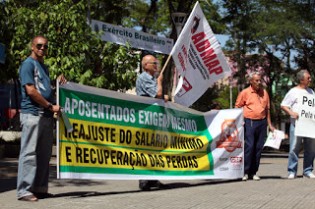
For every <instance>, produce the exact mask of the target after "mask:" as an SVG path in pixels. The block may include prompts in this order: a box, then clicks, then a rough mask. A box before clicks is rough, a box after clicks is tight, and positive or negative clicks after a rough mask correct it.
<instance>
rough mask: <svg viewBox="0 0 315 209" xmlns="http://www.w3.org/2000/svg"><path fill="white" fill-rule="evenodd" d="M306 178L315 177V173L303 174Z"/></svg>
mask: <svg viewBox="0 0 315 209" xmlns="http://www.w3.org/2000/svg"><path fill="white" fill-rule="evenodd" d="M303 176H304V177H305V178H309V179H315V175H314V174H313V173H308V174H304V175H303Z"/></svg>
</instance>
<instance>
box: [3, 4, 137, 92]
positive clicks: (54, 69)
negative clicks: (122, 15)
mask: <svg viewBox="0 0 315 209" xmlns="http://www.w3.org/2000/svg"><path fill="white" fill-rule="evenodd" d="M27 2H33V3H29V4H27ZM20 3H21V2H20V1H9V2H8V3H5V4H3V5H1V6H2V7H3V9H5V11H6V16H5V17H4V18H5V21H1V24H2V25H3V24H4V22H5V23H6V24H7V25H9V26H11V25H12V26H14V27H12V28H9V29H8V33H9V34H10V37H12V38H11V39H4V37H2V39H1V40H0V42H5V43H6V47H7V48H8V51H7V54H8V57H7V60H6V62H7V63H8V64H7V65H6V66H5V68H7V70H8V71H10V72H12V73H11V74H10V75H8V76H4V77H2V78H3V79H4V81H5V80H7V79H8V77H17V70H18V68H19V65H20V63H21V62H22V61H23V60H24V59H25V58H26V57H27V56H29V55H30V48H29V45H30V40H31V39H32V38H33V37H34V36H36V35H44V36H45V37H47V39H48V40H49V50H48V56H47V57H46V58H45V64H47V65H48V66H49V69H50V74H51V77H52V78H56V77H57V76H58V75H60V74H64V75H65V77H66V78H67V79H68V80H70V81H74V82H78V83H82V84H87V85H92V86H97V87H100V88H109V89H113V90H124V89H128V88H131V87H132V86H134V84H135V82H134V80H135V78H136V73H135V72H134V69H135V68H136V67H137V61H139V57H138V56H136V55H134V54H133V52H132V50H131V48H130V47H123V46H117V45H116V44H111V43H105V42H103V41H101V40H100V38H99V34H96V33H94V32H93V31H92V30H91V28H90V26H89V25H88V24H87V18H86V14H87V7H86V5H87V2H86V1H79V2H78V3H76V4H74V3H73V1H71V0H63V1H25V2H24V4H23V5H22V4H20Z"/></svg>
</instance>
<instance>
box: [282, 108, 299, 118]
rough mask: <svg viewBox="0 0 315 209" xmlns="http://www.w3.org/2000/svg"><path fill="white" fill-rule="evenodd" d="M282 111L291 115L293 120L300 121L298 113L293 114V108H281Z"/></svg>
mask: <svg viewBox="0 0 315 209" xmlns="http://www.w3.org/2000/svg"><path fill="white" fill-rule="evenodd" d="M281 109H282V110H283V111H284V112H286V113H287V114H288V115H290V117H291V118H294V119H298V118H299V114H298V113H296V112H293V111H292V110H291V108H289V107H287V106H281Z"/></svg>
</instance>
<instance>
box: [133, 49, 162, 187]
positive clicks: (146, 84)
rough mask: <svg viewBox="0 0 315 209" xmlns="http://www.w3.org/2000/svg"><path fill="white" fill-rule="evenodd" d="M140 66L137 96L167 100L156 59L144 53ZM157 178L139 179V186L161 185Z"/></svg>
mask: <svg viewBox="0 0 315 209" xmlns="http://www.w3.org/2000/svg"><path fill="white" fill-rule="evenodd" d="M141 66H142V69H143V72H142V73H141V74H140V75H139V76H138V78H137V81H136V93H137V95H139V96H145V97H154V98H163V97H164V100H165V101H167V100H168V96H167V95H164V96H163V89H162V83H163V74H162V73H161V74H160V71H159V69H158V61H157V59H156V58H155V57H154V56H153V55H146V56H144V57H143V58H142V61H141ZM162 186H163V184H161V183H160V182H159V181H157V180H140V181H139V188H140V189H141V190H144V191H147V190H150V188H151V187H158V188H160V187H162Z"/></svg>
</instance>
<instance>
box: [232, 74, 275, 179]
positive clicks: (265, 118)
mask: <svg viewBox="0 0 315 209" xmlns="http://www.w3.org/2000/svg"><path fill="white" fill-rule="evenodd" d="M249 83H250V86H249V87H248V88H246V89H244V90H243V91H242V92H241V93H240V94H239V95H238V97H237V99H236V103H235V107H236V108H241V107H242V108H243V114H244V122H245V124H244V129H245V147H244V158H245V159H244V173H245V175H244V177H243V179H242V180H243V181H247V180H248V179H249V178H252V179H253V180H255V181H259V180H260V178H259V176H258V175H257V174H256V173H257V171H258V168H259V163H260V156H261V152H262V149H263V146H264V142H265V139H266V137H267V125H269V128H270V130H271V131H274V127H273V126H272V124H271V120H270V111H269V109H270V101H269V95H268V93H267V91H266V90H265V89H263V88H262V83H261V75H260V73H258V72H253V73H250V75H249Z"/></svg>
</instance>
